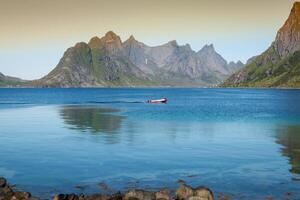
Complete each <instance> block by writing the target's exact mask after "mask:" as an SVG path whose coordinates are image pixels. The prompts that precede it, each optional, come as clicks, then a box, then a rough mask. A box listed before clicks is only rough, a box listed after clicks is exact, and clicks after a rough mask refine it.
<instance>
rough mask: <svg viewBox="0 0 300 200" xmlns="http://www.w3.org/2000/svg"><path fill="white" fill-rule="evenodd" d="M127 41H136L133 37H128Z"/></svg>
mask: <svg viewBox="0 0 300 200" xmlns="http://www.w3.org/2000/svg"><path fill="white" fill-rule="evenodd" d="M128 40H129V41H136V39H135V37H134V36H133V35H130V37H129V38H128Z"/></svg>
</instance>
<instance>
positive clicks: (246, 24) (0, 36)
mask: <svg viewBox="0 0 300 200" xmlns="http://www.w3.org/2000/svg"><path fill="white" fill-rule="evenodd" d="M293 2H294V0H251V1H250V0H226V1H225V0H0V72H2V73H4V74H5V75H10V76H16V77H20V78H23V79H27V80H31V79H37V78H40V77H42V76H44V75H46V74H47V73H49V72H50V71H51V70H52V69H53V68H54V67H55V66H56V64H57V63H58V62H59V59H60V58H61V57H62V55H63V53H64V51H65V50H66V49H67V48H68V47H71V46H73V45H74V44H76V43H77V42H81V41H84V42H88V41H89V39H90V38H91V37H93V36H99V37H102V36H103V35H104V34H105V33H106V32H107V31H110V30H112V31H114V32H115V33H116V34H118V35H119V36H120V37H121V39H122V40H123V41H124V40H126V39H127V38H128V37H129V36H130V35H134V37H135V38H136V39H137V40H139V41H141V42H143V43H145V44H147V45H150V46H155V45H161V44H163V43H166V42H168V41H171V40H177V42H178V44H180V45H184V44H186V43H188V44H190V45H191V47H192V49H193V50H195V51H198V50H200V49H201V48H202V47H203V46H204V45H205V44H214V47H215V49H216V51H217V52H218V53H220V54H221V55H222V56H223V57H224V58H225V59H226V60H227V61H237V60H241V61H243V62H246V60H247V59H248V58H250V57H252V56H255V55H258V54H260V53H262V52H263V51H264V50H266V49H267V48H268V46H270V44H271V43H272V41H274V39H275V36H276V32H277V30H278V29H279V28H280V27H281V26H282V25H283V23H284V22H285V20H286V19H287V17H288V15H289V13H290V10H291V8H292V5H293Z"/></svg>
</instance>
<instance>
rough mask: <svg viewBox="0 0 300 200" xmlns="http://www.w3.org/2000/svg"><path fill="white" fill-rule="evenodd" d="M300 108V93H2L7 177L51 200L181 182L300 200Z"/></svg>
mask: <svg viewBox="0 0 300 200" xmlns="http://www.w3.org/2000/svg"><path fill="white" fill-rule="evenodd" d="M162 97H168V99H169V102H168V104H147V103H144V102H145V100H147V99H156V98H162ZM299 102H300V90H272V89H268V90H262V89H261V90H254V89H125V88H124V89H0V176H4V177H6V178H7V179H8V180H9V182H10V183H12V184H15V185H16V187H18V188H20V189H24V190H28V191H30V192H32V193H33V194H34V195H37V196H40V197H44V198H50V197H51V196H52V195H53V194H57V193H62V192H76V193H81V192H86V193H92V192H103V193H111V192H115V191H118V190H122V191H124V190H127V189H128V188H132V187H138V188H145V189H150V190H155V189H157V188H162V187H168V188H171V189H176V188H177V187H178V183H177V181H178V180H179V179H181V180H184V181H186V182H187V184H190V185H192V186H199V185H205V186H207V187H209V188H211V189H212V190H213V191H214V193H215V194H220V193H225V194H229V195H231V196H232V197H233V199H251V198H255V199H265V198H266V197H267V196H273V197H276V198H284V197H285V196H286V195H289V197H290V198H291V199H300V103H299ZM99 183H102V184H100V185H103V183H105V184H106V185H107V186H108V188H105V187H101V186H99ZM287 193H288V194H287Z"/></svg>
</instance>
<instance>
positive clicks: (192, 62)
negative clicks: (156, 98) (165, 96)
mask: <svg viewBox="0 0 300 200" xmlns="http://www.w3.org/2000/svg"><path fill="white" fill-rule="evenodd" d="M0 86H1V87H5V86H13V87H14V86H16V87H17V86H24V87H122V86H124V87H147V86H151V87H155V86H164V87H168V86H171V87H172V86H179V87H204V86H210V87H212V86H220V87H300V2H295V3H294V5H293V8H292V10H291V13H290V15H289V17H288V19H287V20H286V22H285V23H284V25H283V26H282V27H281V28H280V29H279V31H278V32H277V36H276V38H275V40H274V42H273V43H272V44H271V45H270V47H269V48H268V49H267V50H266V51H265V52H263V53H262V54H261V55H258V56H254V57H252V58H250V59H249V60H248V61H247V63H246V65H245V66H244V64H243V63H242V62H240V61H238V62H236V63H235V62H229V63H228V62H227V61H226V60H225V59H224V58H223V57H222V56H221V55H220V54H218V53H217V52H216V51H215V48H214V46H213V45H212V44H211V45H205V46H204V47H203V48H202V49H201V50H199V51H198V52H196V51H193V50H192V49H191V47H190V45H189V44H186V45H179V44H178V43H177V42H176V41H175V40H173V41H170V42H168V43H166V44H163V45H160V46H154V47H151V46H148V45H146V44H144V43H142V42H140V41H138V40H136V39H135V38H134V36H130V37H129V38H128V39H127V40H126V41H124V42H123V41H122V40H121V39H120V37H119V36H118V35H117V34H115V33H114V32H112V31H109V32H107V33H106V34H105V36H103V37H93V38H91V39H90V41H89V42H88V43H85V42H80V43H77V44H76V45H74V46H73V47H70V48H69V49H67V50H66V51H65V53H64V55H63V57H62V58H61V59H60V61H59V63H58V64H57V66H56V67H55V68H54V69H53V70H52V71H51V72H50V73H49V74H47V75H46V76H44V77H42V78H41V79H38V80H34V81H23V80H21V79H17V78H13V77H9V76H4V75H3V74H1V73H0Z"/></svg>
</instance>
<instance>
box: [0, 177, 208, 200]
mask: <svg viewBox="0 0 300 200" xmlns="http://www.w3.org/2000/svg"><path fill="white" fill-rule="evenodd" d="M52 199H53V200H214V195H213V192H212V191H211V190H210V189H208V188H206V187H197V188H193V187H191V186H188V185H186V184H181V185H180V187H179V188H178V189H177V190H176V192H175V194H172V193H171V191H170V190H168V189H162V190H159V191H146V190H141V189H132V190H129V191H127V192H125V193H121V192H117V193H115V194H112V195H103V194H98V193H97V194H90V195H86V194H74V193H72V194H58V195H56V196H54V197H53V198H52ZM0 200H40V198H38V197H33V196H32V195H31V193H29V192H25V191H19V190H17V189H16V188H14V186H12V185H10V184H8V183H7V181H6V179H5V178H0Z"/></svg>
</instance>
